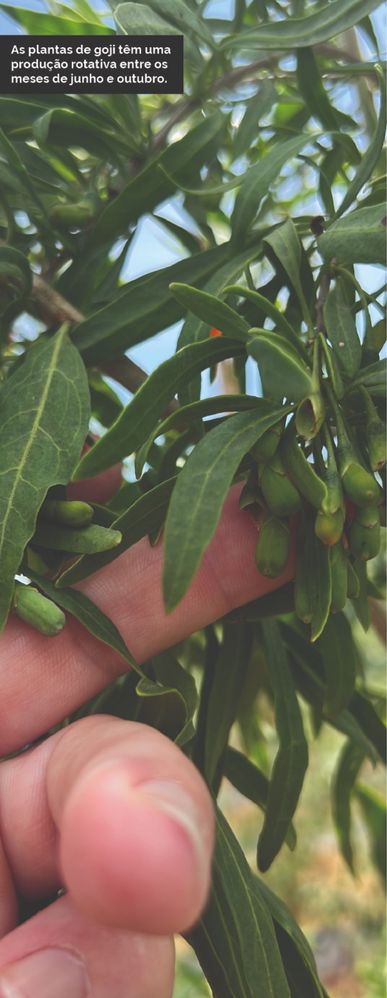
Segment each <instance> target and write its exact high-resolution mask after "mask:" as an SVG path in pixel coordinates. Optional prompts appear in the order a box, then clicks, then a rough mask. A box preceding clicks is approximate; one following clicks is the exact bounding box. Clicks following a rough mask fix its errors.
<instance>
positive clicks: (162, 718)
mask: <svg viewBox="0 0 387 998" xmlns="http://www.w3.org/2000/svg"><path fill="white" fill-rule="evenodd" d="M151 671H152V679H148V677H147V676H145V677H144V678H143V679H140V681H139V683H138V684H137V687H136V692H137V695H138V696H139V697H142V698H143V699H144V700H145V699H146V700H147V701H148V703H147V706H148V707H149V708H150V709H149V710H148V711H146V710H145V712H143V711H141V721H142V722H143V723H144V724H152V725H153V726H154V727H157V729H158V731H162V732H163V733H164V734H166V735H167V736H168V737H169V738H172V739H173V741H175V742H176V744H177V745H181V746H183V745H186V744H187V742H189V741H191V739H192V737H193V735H194V733H195V729H194V726H193V717H194V714H195V711H196V707H197V700H198V696H197V690H196V685H195V680H194V679H193V676H191V675H190V674H189V672H187V671H186V670H185V669H183V667H182V666H181V665H180V663H179V662H178V661H177V659H175V658H174V657H173V656H172V655H171V654H170V653H169V652H166V653H164V654H163V655H158V656H157V657H156V658H153V659H152V662H151ZM154 698H157V700H159V698H161V701H160V700H159V703H158V704H157V705H155V703H154ZM155 706H156V713H154V711H152V708H154V707H155ZM160 706H161V712H160ZM155 722H156V723H155Z"/></svg>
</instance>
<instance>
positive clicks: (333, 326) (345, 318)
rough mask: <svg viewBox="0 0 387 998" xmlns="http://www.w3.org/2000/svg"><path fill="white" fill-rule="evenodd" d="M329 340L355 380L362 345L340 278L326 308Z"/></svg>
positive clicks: (343, 367)
mask: <svg viewBox="0 0 387 998" xmlns="http://www.w3.org/2000/svg"><path fill="white" fill-rule="evenodd" d="M324 319H325V325H326V329H327V333H328V339H329V340H330V342H331V343H332V346H333V348H334V350H335V355H336V357H337V359H338V361H339V364H340V367H341V369H342V371H343V372H344V374H346V375H347V376H348V378H351V379H353V377H354V376H355V374H356V372H357V370H358V368H359V367H360V361H361V343H360V339H359V336H358V333H357V329H356V324H355V320H354V318H353V316H352V312H351V309H350V307H349V304H348V301H347V298H346V294H345V287H344V284H343V281H342V280H341V279H340V278H338V279H337V281H336V284H335V287H334V288H332V289H331V290H330V292H329V294H328V297H327V300H326V302H325V306H324Z"/></svg>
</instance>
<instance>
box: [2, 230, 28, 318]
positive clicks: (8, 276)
mask: <svg viewBox="0 0 387 998" xmlns="http://www.w3.org/2000/svg"><path fill="white" fill-rule="evenodd" d="M0 282H1V288H2V297H3V298H4V301H5V304H4V306H3V302H2V303H1V305H0V329H2V330H3V332H4V333H7V331H8V325H9V323H10V321H11V320H12V319H14V318H15V316H16V315H18V313H19V312H21V311H22V308H23V304H24V302H25V299H26V297H27V295H28V294H29V293H30V291H31V288H32V272H31V268H30V265H29V263H28V260H27V257H25V256H24V253H21V252H20V250H17V249H14V248H13V247H12V246H0Z"/></svg>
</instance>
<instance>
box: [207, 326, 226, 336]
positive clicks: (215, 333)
mask: <svg viewBox="0 0 387 998" xmlns="http://www.w3.org/2000/svg"><path fill="white" fill-rule="evenodd" d="M210 336H223V333H222V332H221V331H220V329H215V326H213V327H212V329H210Z"/></svg>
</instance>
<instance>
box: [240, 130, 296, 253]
mask: <svg viewBox="0 0 387 998" xmlns="http://www.w3.org/2000/svg"><path fill="white" fill-rule="evenodd" d="M307 141H308V137H307V136H306V135H297V136H296V137H295V138H292V139H287V140H286V141H285V142H280V143H278V144H277V145H275V146H274V148H273V149H270V151H269V152H268V153H267V154H266V156H264V157H263V158H262V159H260V160H259V162H258V163H256V164H255V166H252V167H251V168H250V169H249V170H248V171H247V173H246V175H245V177H244V179H243V182H242V185H241V188H240V190H239V193H238V195H237V197H236V200H235V207H234V211H233V214H232V218H231V225H232V237H231V244H232V246H233V247H234V249H240V248H241V247H242V246H243V244H244V242H245V240H246V236H247V233H248V231H249V229H250V227H251V224H252V222H253V220H254V218H255V215H256V213H257V210H258V207H259V204H260V202H261V200H262V198H263V197H265V195H266V194H267V193H268V191H269V188H270V186H271V184H272V183H273V181H274V180H276V178H277V177H278V174H279V173H280V171H281V170H282V167H283V166H284V165H285V163H287V162H289V160H291V159H293V157H294V156H296V155H297V153H298V152H300V150H301V149H302V147H303V146H304V145H306V143H307ZM309 141H310V139H309Z"/></svg>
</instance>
